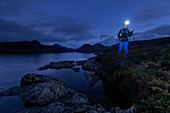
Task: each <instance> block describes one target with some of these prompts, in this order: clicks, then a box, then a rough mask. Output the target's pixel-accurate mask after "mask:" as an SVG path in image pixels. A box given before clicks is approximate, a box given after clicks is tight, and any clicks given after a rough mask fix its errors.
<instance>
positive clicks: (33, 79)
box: [20, 73, 61, 86]
mask: <svg viewBox="0 0 170 113" xmlns="http://www.w3.org/2000/svg"><path fill="white" fill-rule="evenodd" d="M51 81H58V82H61V81H59V80H58V79H57V78H53V77H50V76H46V75H39V74H34V73H30V74H27V75H25V76H23V77H22V78H21V82H20V85H21V86H27V85H33V84H37V83H44V82H51Z"/></svg>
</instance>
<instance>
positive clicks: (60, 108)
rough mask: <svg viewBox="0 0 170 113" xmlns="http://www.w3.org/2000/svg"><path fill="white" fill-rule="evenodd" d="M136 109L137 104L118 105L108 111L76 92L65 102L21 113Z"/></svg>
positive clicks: (119, 112)
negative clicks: (90, 102) (123, 106)
mask: <svg viewBox="0 0 170 113" xmlns="http://www.w3.org/2000/svg"><path fill="white" fill-rule="evenodd" d="M136 111H137V106H136V105H135V104H133V106H132V107H131V108H130V109H127V110H122V109H120V108H119V107H116V108H112V109H111V110H110V111H106V110H105V108H104V107H103V106H101V105H100V104H95V105H93V106H91V105H89V101H88V98H87V97H86V95H84V94H80V93H76V94H75V95H73V96H72V97H71V98H69V99H67V100H66V101H64V102H54V103H51V104H50V105H47V106H45V107H42V108H39V109H31V110H25V111H22V112H19V113H106V112H107V113H136Z"/></svg>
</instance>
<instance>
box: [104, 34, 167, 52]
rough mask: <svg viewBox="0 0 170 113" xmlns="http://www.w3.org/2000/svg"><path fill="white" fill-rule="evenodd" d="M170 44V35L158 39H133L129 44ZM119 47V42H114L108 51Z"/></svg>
mask: <svg viewBox="0 0 170 113" xmlns="http://www.w3.org/2000/svg"><path fill="white" fill-rule="evenodd" d="M167 44H170V37H164V38H157V39H151V40H143V41H132V42H129V46H134V45H137V46H149V45H151V46H163V45H167ZM115 47H118V44H114V45H112V46H110V47H109V48H108V49H106V51H112V50H113V48H115Z"/></svg>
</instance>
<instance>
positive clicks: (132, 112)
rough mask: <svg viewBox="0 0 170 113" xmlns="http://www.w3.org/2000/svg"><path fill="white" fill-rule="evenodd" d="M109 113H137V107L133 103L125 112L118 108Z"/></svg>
mask: <svg viewBox="0 0 170 113" xmlns="http://www.w3.org/2000/svg"><path fill="white" fill-rule="evenodd" d="M111 113H137V105H136V104H134V103H133V105H132V107H131V108H129V109H127V110H122V109H120V107H116V108H115V109H114V108H112V110H111Z"/></svg>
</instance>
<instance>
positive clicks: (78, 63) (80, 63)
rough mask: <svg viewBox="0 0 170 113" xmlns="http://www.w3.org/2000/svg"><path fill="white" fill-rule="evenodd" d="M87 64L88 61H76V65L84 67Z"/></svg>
mask: <svg viewBox="0 0 170 113" xmlns="http://www.w3.org/2000/svg"><path fill="white" fill-rule="evenodd" d="M85 62H86V60H82V61H76V65H83V64H84V63H85Z"/></svg>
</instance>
